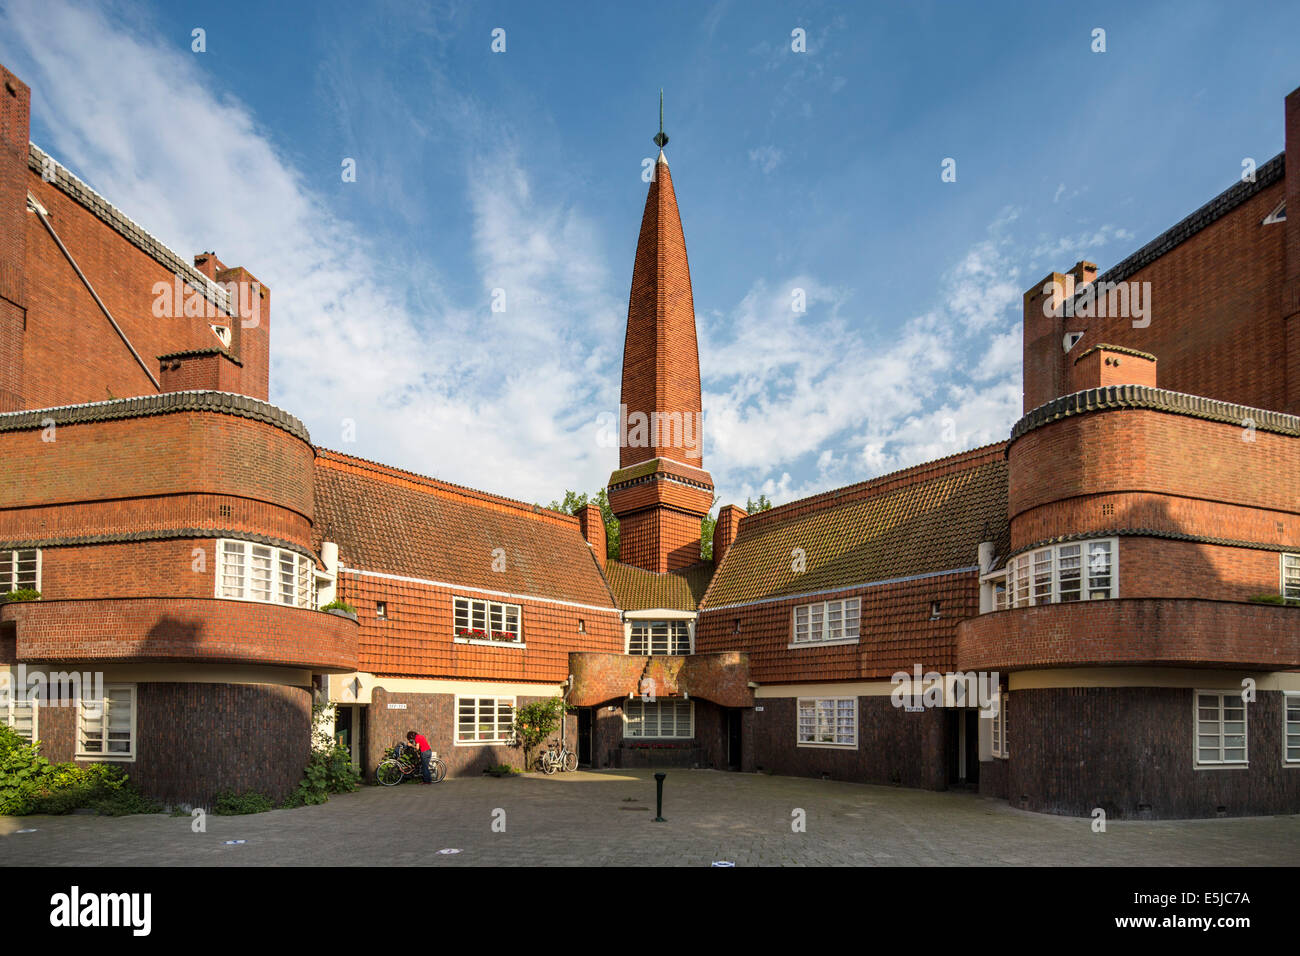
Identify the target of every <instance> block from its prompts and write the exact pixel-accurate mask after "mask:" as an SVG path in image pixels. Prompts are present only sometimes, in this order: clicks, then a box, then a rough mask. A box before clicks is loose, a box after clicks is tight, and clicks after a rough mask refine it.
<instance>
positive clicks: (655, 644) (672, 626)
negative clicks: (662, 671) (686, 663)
mask: <svg viewBox="0 0 1300 956" xmlns="http://www.w3.org/2000/svg"><path fill="white" fill-rule="evenodd" d="M627 652H628V653H629V654H633V655H647V656H652V655H655V654H677V655H682V654H689V653H691V629H690V626H689V625H688V624H687V622H686V621H633V622H632V634H631V636H630V637H629V638H628V640H627Z"/></svg>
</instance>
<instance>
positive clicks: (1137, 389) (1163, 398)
mask: <svg viewBox="0 0 1300 956" xmlns="http://www.w3.org/2000/svg"><path fill="white" fill-rule="evenodd" d="M1117 408H1144V409H1150V410H1151V411H1157V412H1169V413H1170V414H1172V415H1187V416H1188V417H1190V418H1200V419H1203V420H1205V421H1207V422H1222V423H1224V424H1225V425H1242V424H1243V423H1245V422H1247V421H1249V422H1251V423H1252V424H1253V425H1254V427H1255V429H1256V430H1258V431H1262V432H1274V433H1276V434H1278V435H1290V436H1297V435H1300V415H1288V414H1287V413H1286V412H1275V411H1272V410H1271V409H1266V408H1251V407H1250V406H1249V405H1234V404H1233V403H1231V402H1221V401H1219V400H1218V399H1214V398H1205V397H1204V396H1201V395H1187V394H1185V393H1183V392H1171V391H1169V390H1168V389H1164V388H1151V387H1150V386H1149V385H1105V386H1102V387H1100V388H1090V389H1088V390H1087V391H1083V392H1074V393H1073V394H1070V395H1062V396H1061V397H1060V398H1054V399H1052V400H1051V401H1050V402H1044V403H1043V404H1042V405H1039V406H1038V407H1037V408H1035V409H1032V410H1030V411H1029V412H1028V413H1027V414H1026V415H1025V416H1024V417H1023V418H1021V419H1020V421H1018V422H1016V423H1015V424H1014V425H1012V426H1011V440H1012V441H1015V440H1016V439H1018V438H1020V437H1021V436H1023V435H1025V434H1026V433H1027V432H1031V431H1033V430H1034V429H1035V428H1041V427H1043V426H1044V425H1048V424H1051V423H1052V422H1055V421H1059V420H1060V419H1062V418H1070V417H1071V416H1073V415H1086V414H1089V413H1091V412H1104V411H1110V410H1111V409H1117Z"/></svg>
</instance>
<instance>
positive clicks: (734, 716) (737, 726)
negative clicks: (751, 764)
mask: <svg viewBox="0 0 1300 956" xmlns="http://www.w3.org/2000/svg"><path fill="white" fill-rule="evenodd" d="M744 713H745V712H744V711H743V710H741V709H740V708H737V707H730V708H728V709H727V724H726V726H727V769H728V770H739V769H740V767H741V749H740V747H741V739H742V738H741V732H740V731H741V720H742V718H743V715H744Z"/></svg>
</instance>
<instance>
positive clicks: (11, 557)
mask: <svg viewBox="0 0 1300 956" xmlns="http://www.w3.org/2000/svg"><path fill="white" fill-rule="evenodd" d="M28 553H31V554H33V555H34V558H28V559H26V561H28V562H33V564H34V566H33V569H32V575H33V577H32V580H31V583H30V585H29V584H27V583H25V582H24V581H23V580H22V578H21V577H20V571H19V569H20V561H19V558H18V556H19V555H20V554H28ZM0 555H2V556H4V557H5V558H6V563H7V564H8V565H9V568H8V570H7V571H5V572H4V573H3V576H2V577H0V594H8V593H9V592H10V591H17V590H19V589H20V588H25V587H29V586H30V587H31V589H32V590H33V591H39V590H40V589H41V549H40V548H6V549H4V550H3V551H0Z"/></svg>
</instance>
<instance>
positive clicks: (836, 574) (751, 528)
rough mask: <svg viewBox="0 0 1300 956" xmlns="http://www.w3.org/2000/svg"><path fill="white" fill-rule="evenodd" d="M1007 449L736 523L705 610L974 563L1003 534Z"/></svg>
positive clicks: (955, 458)
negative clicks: (737, 529)
mask: <svg viewBox="0 0 1300 956" xmlns="http://www.w3.org/2000/svg"><path fill="white" fill-rule="evenodd" d="M1004 448H1005V446H1004V445H1002V444H998V445H989V446H985V447H984V448H980V449H976V450H974V451H972V452H966V453H963V454H961V455H957V456H953V457H951V458H947V459H940V460H939V461H937V462H929V463H927V464H925V465H920V466H917V467H916V468H911V469H907V470H906V471H903V472H897V473H895V474H892V475H885V476H883V477H881V478H876V479H873V480H871V481H868V482H863V483H862V484H859V485H851V486H849V487H847V488H841V489H839V490H838V491H835V492H829V493H827V494H824V495H818V496H816V497H815V498H812V499H805V500H804V501H802V502H792V503H791V504H788V505H783V506H782V507H781V508H776V509H773V510H772V511H767V512H760V513H759V514H757V515H752V516H748V517H746V518H744V519H742V520H741V523H740V532H739V534H738V535H737V537H736V541H735V543H734V544H733V545H732V546H731V548H730V549H729V550H728V551H727V556H726V558H725V560H724V561H723V563H722V567H721V568H719V569H718V573H717V575H716V576H715V577H714V579H713V583H712V584H711V585H710V587H709V591H708V594H707V596H706V598H705V600H704V602H703V603H704V606H705V607H708V608H715V607H721V606H725V605H728V604H739V603H745V602H750V601H758V600H762V599H764V598H774V597H780V596H784V595H794V594H806V593H810V592H815V591H820V590H827V589H831V588H837V587H846V586H849V585H853V584H861V583H865V582H869V581H882V580H889V579H893V578H901V577H908V576H911V575H918V574H926V573H929V572H934V571H944V570H950V569H954V568H966V567H972V566H974V565H975V564H976V563H977V561H978V550H979V547H978V546H979V544H980V542H982V541H997V540H999V539H1000V538H1004V537H1005V527H1006V524H1007V466H1006V460H1005V456H1004ZM796 549H802V552H803V555H804V557H803V561H804V566H805V570H803V571H802V573H799V572H797V571H796V570H795V565H796V561H797V557H798V553H799V552H798V550H796Z"/></svg>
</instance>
